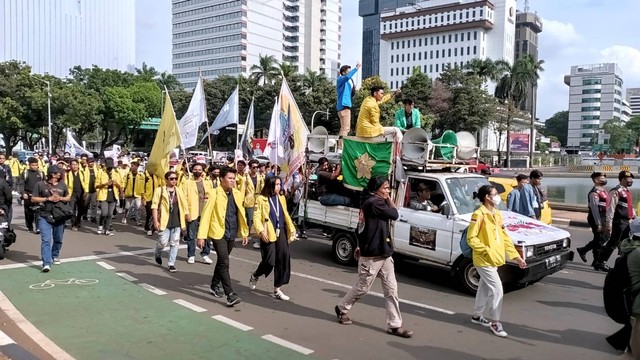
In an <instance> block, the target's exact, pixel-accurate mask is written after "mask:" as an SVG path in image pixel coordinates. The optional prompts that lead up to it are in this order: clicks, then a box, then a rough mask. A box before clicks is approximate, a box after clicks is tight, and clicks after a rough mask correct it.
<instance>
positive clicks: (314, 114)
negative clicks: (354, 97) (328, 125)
mask: <svg viewBox="0 0 640 360" xmlns="http://www.w3.org/2000/svg"><path fill="white" fill-rule="evenodd" d="M321 113H325V114H327V121H329V109H327V110H326V111H316V112H314V113H313V115H311V131H313V119H314V118H315V117H316V114H321Z"/></svg>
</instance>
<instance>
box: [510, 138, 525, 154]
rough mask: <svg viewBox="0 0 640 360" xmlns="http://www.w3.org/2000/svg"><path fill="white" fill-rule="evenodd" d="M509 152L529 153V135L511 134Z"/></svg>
mask: <svg viewBox="0 0 640 360" xmlns="http://www.w3.org/2000/svg"><path fill="white" fill-rule="evenodd" d="M511 151H514V152H529V134H511Z"/></svg>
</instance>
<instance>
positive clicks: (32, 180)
mask: <svg viewBox="0 0 640 360" xmlns="http://www.w3.org/2000/svg"><path fill="white" fill-rule="evenodd" d="M27 162H28V163H29V168H28V169H27V170H25V171H24V173H23V174H22V178H23V179H24V187H23V189H22V191H23V193H22V199H23V200H24V202H23V206H24V220H25V222H26V224H27V230H28V231H29V232H33V231H34V226H35V233H36V234H39V233H40V230H38V221H37V218H36V211H35V210H36V209H35V208H36V207H37V204H34V203H33V202H32V201H31V194H32V193H33V189H34V187H35V186H36V184H37V183H39V182H40V181H42V180H44V173H43V172H42V170H40V169H39V165H38V159H36V158H34V157H30V158H29V159H28V160H27Z"/></svg>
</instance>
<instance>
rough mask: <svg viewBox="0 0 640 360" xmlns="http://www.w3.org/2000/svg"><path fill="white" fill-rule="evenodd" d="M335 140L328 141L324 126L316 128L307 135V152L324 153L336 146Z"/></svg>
mask: <svg viewBox="0 0 640 360" xmlns="http://www.w3.org/2000/svg"><path fill="white" fill-rule="evenodd" d="M336 142H337V141H336V140H335V139H329V131H327V129H326V128H325V127H324V126H316V127H315V128H313V130H312V131H311V134H309V141H308V144H309V145H308V146H309V151H311V152H316V153H324V152H325V151H327V150H328V148H331V147H333V146H335V145H336Z"/></svg>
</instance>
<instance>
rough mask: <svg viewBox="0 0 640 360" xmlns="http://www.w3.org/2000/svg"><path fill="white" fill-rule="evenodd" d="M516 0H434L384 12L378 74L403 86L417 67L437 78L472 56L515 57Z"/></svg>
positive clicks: (463, 64)
mask: <svg viewBox="0 0 640 360" xmlns="http://www.w3.org/2000/svg"><path fill="white" fill-rule="evenodd" d="M515 6H516V0H494V1H489V0H480V1H474V0H431V1H424V2H419V3H417V4H415V5H413V6H407V7H401V8H397V9H391V10H388V11H384V12H382V13H381V14H380V24H381V30H380V34H381V41H380V76H381V77H382V79H384V80H385V81H387V82H388V83H389V86H390V87H391V89H398V88H400V87H401V86H402V85H403V84H404V82H405V80H406V79H407V78H408V77H409V76H411V74H412V73H413V71H414V69H415V68H420V70H421V71H422V72H423V73H426V74H428V75H429V77H431V78H432V79H435V78H437V77H438V76H439V74H440V73H441V72H442V71H444V70H445V68H446V67H447V66H451V67H464V66H465V65H466V64H468V63H469V60H471V59H473V58H481V59H484V58H491V59H503V60H506V61H508V62H510V63H513V56H514V50H513V47H514V39H515V38H514V35H515V15H516V14H515Z"/></svg>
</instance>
